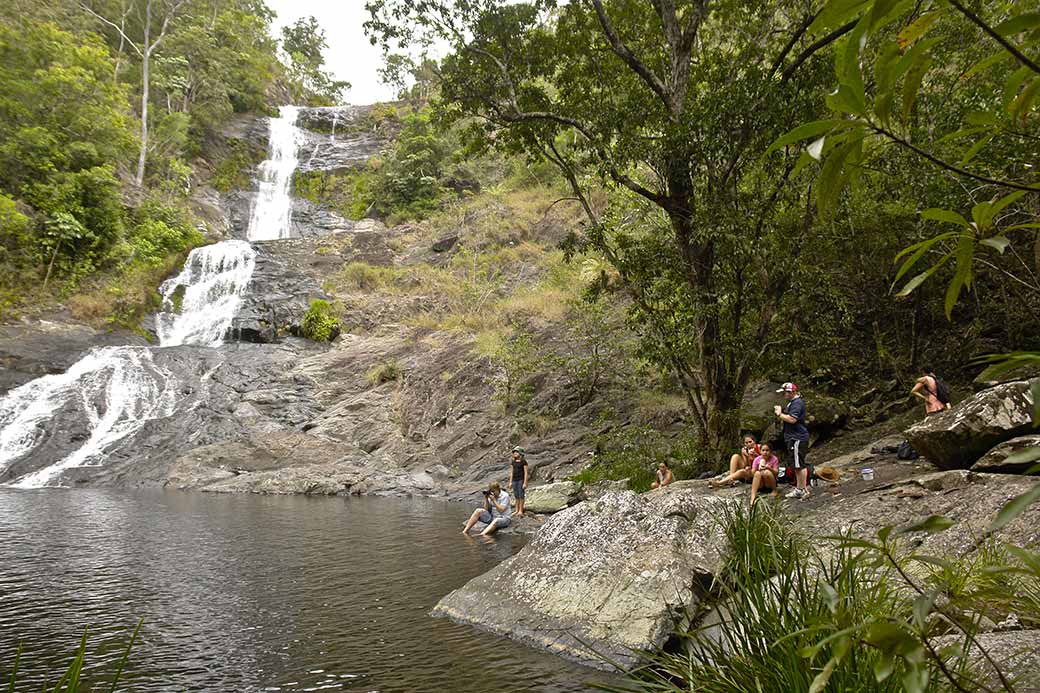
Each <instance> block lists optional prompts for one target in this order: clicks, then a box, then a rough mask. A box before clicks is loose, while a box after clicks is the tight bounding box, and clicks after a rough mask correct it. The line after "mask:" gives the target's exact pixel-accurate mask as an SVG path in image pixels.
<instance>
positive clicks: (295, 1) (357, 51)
mask: <svg viewBox="0 0 1040 693" xmlns="http://www.w3.org/2000/svg"><path fill="white" fill-rule="evenodd" d="M267 5H268V7H270V8H271V9H272V10H274V11H275V13H276V14H277V15H278V16H277V17H276V18H275V20H274V26H273V27H272V31H273V32H274V35H275V36H276V37H277V36H280V35H281V30H282V27H283V26H287V25H289V24H292V23H293V22H295V21H296V20H297V19H299V18H300V17H307V16H313V17H314V18H315V19H317V20H318V24H320V25H321V27H322V29H324V30H325V42H326V43H328V44H329V47H328V49H327V50H326V51H325V65H326V69H328V70H329V72H331V73H332V74H333V75H334V76H335V77H336V78H337V79H342V80H346V81H348V82H350V84H351V85H352V86H351V88H350V90H349V91H348V92H347V94H346V99H347V101H348V102H350V103H354V104H364V103H373V102H375V101H388V100H390V99H392V98H393V97H394V94H393V92H392V91H391V90H390V89H389V88H388V87H387V86H385V85H383V84H381V83H380V82H379V75H378V74H376V71H377V70H378V69H379V67H380V66H381V65H382V53H380V51H379V49H378V48H376V47H375V46H373V45H371V44H370V43H369V42H368V39H367V38H366V37H365V30H364V29H363V28H362V26H361V25H362V24H363V23H364V21H365V19H367V18H368V13H367V12H365V0H267Z"/></svg>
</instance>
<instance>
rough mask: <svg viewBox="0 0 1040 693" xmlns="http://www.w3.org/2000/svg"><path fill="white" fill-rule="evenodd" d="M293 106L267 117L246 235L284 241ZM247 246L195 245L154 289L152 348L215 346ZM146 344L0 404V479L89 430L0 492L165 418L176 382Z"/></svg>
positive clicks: (114, 351) (243, 273) (86, 461)
mask: <svg viewBox="0 0 1040 693" xmlns="http://www.w3.org/2000/svg"><path fill="white" fill-rule="evenodd" d="M297 113H298V109H297V108H296V107H293V106H283V107H282V109H281V116H280V117H279V118H277V119H274V118H273V119H271V121H270V129H271V158H270V159H269V160H267V161H265V162H264V163H263V164H262V165H261V166H260V192H259V195H258V197H257V201H256V204H255V206H254V208H253V211H252V214H251V217H250V221H249V228H248V231H247V234H246V235H247V237H248V238H249V240H250V241H254V240H273V239H278V238H287V237H289V234H290V228H289V222H290V215H291V213H292V200H291V198H290V195H289V185H290V183H291V181H292V175H293V172H294V171H295V169H296V166H297V158H296V150H297V142H298V139H299V136H298V130H297V128H296V124H295V123H296V116H297ZM255 261H256V254H255V252H254V250H253V248H252V246H251V245H250V244H249V243H248V242H246V241H224V242H222V243H216V244H213V245H209V246H204V247H201V248H196V249H195V250H193V251H192V252H191V253H190V254H189V255H188V259H187V261H186V262H185V263H184V268H183V269H182V270H181V272H180V274H178V275H177V276H176V277H173V278H171V279H169V280H167V281H166V282H164V283H163V285H162V286H161V287H160V293H161V294H162V296H163V311H162V312H161V313H159V314H158V315H157V316H156V332H157V333H158V336H159V347H158V348H166V347H173V346H182V345H194V346H200V347H216V346H219V345H220V344H221V343H222V342H223V341H224V338H225V336H226V335H227V333H228V331H229V329H230V328H231V324H232V321H233V320H234V318H235V314H236V313H237V312H238V309H239V306H240V305H241V302H242V297H243V295H244V294H245V291H246V289H247V287H248V285H249V282H250V279H251V278H252V275H253V269H254V267H255ZM154 350H155V347H102V348H96V349H92V350H91V351H90V352H88V353H87V355H86V356H84V357H83V358H82V359H80V360H79V361H78V362H77V363H75V364H74V365H73V366H72V367H71V368H70V369H69V370H68V371H66V372H65V373H62V374H60V375H48V376H44V377H42V378H37V379H36V380H33V381H31V382H29V383H26V384H24V385H22V386H21V387H18V388H15V389H14V390H11V391H10V392H9V393H7V395H5V396H4V397H2V398H0V478H3V476H4V475H5V474H6V473H7V472H8V471H9V470H10V469H11V468H12V467H15V466H16V465H18V464H19V463H20V462H23V461H25V460H27V459H28V458H29V457H30V456H31V455H33V453H34V451H35V450H37V449H38V448H39V447H40V446H41V445H42V444H43V443H44V441H46V440H47V439H48V438H49V437H51V436H52V435H53V434H54V433H55V432H56V431H57V430H58V429H61V428H63V426H65V425H67V424H68V422H69V421H71V420H72V419H78V420H81V421H83V422H84V423H85V425H86V429H87V431H89V433H88V434H87V435H86V436H85V437H84V436H76V437H74V438H73V439H75V440H78V441H82V442H81V443H80V444H79V446H78V447H76V448H75V449H74V450H72V451H71V452H68V453H67V454H65V455H64V457H61V458H60V459H58V461H56V462H52V463H50V464H47V465H46V466H44V467H43V468H42V469H37V470H35V471H31V472H28V473H23V474H21V475H20V476H18V478H16V479H15V480H14V481H13V482H11V483H9V484H8V485H9V486H13V487H18V488H37V487H41V486H50V485H53V484H55V483H57V482H60V480H61V476H62V474H63V473H65V472H66V471H67V470H69V469H72V468H74V467H83V466H90V465H98V464H102V463H103V462H104V460H105V458H106V456H107V454H108V453H110V452H111V451H112V450H113V449H114V448H115V447H116V446H117V445H118V444H119V443H120V442H121V441H123V440H125V439H126V438H127V437H128V436H132V435H133V434H135V433H137V432H138V431H140V430H141V428H142V427H144V425H145V424H146V423H147V422H148V421H151V420H154V419H160V418H165V417H169V416H172V415H173V414H174V412H175V410H176V406H177V392H178V390H179V383H178V382H177V379H176V377H175V376H174V374H173V373H172V372H170V371H169V370H168V369H166V368H163V367H161V366H160V365H159V364H157V363H156V362H155V360H154V358H153V354H154Z"/></svg>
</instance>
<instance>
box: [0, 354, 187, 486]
mask: <svg viewBox="0 0 1040 693" xmlns="http://www.w3.org/2000/svg"><path fill="white" fill-rule="evenodd" d="M176 388H177V382H176V379H175V378H174V377H173V374H172V373H170V372H169V371H167V370H166V369H164V368H160V367H158V366H156V364H155V363H154V362H153V361H152V350H151V349H149V348H147V347H102V348H99V349H92V350H91V351H90V352H89V353H88V354H87V355H86V356H85V357H83V358H82V359H80V360H79V361H78V362H76V363H75V364H74V365H73V366H72V368H70V369H69V370H67V371H66V372H64V373H62V374H60V375H47V376H44V377H42V378H37V379H36V380H33V381H31V382H29V383H26V384H25V385H22V386H21V387H18V388H15V389H14V390H12V391H11V392H9V393H8V394H7V396H6V397H4V398H3V399H0V473H3V472H4V471H6V470H7V468H8V467H10V466H11V465H12V464H14V463H15V462H16V461H17V460H18V459H19V458H21V457H22V456H23V455H25V454H27V453H30V452H31V451H32V450H33V449H34V448H35V447H36V446H37V445H39V444H40V443H42V442H43V440H44V439H45V438H46V437H47V432H48V431H47V429H48V428H49V427H51V426H55V427H58V428H60V427H59V426H57V424H58V418H59V417H58V416H56V414H57V413H58V412H61V415H60V416H61V420H62V421H61V422H62V424H67V423H68V422H69V421H70V420H71V419H72V413H71V412H69V411H68V410H69V409H70V408H71V409H73V410H74V411H75V413H76V415H77V418H78V417H82V418H83V419H85V420H86V422H87V425H88V427H89V429H90V435H89V437H88V438H87V439H86V440H85V441H84V442H83V444H82V445H80V447H79V448H77V449H76V450H74V451H73V452H72V453H71V454H69V455H67V456H66V457H65V458H63V459H62V460H60V461H58V462H56V463H54V464H52V465H50V466H47V467H44V468H43V469H41V470H39V471H36V472H32V473H30V474H26V475H24V476H22V477H20V478H18V479H17V480H16V481H15V482H14V483H12V484H10V485H11V486H14V487H17V488H35V487H39V486H47V485H49V484H51V483H52V482H54V481H55V480H57V479H58V477H60V476H61V474H62V472H64V471H65V470H67V469H70V468H72V467H81V466H86V465H91V464H100V463H101V462H102V461H103V458H104V455H105V453H106V452H107V451H108V450H110V449H111V447H112V446H113V445H114V444H115V443H117V442H119V441H120V440H122V439H123V438H126V437H127V436H129V435H131V434H133V433H136V432H137V431H139V430H141V428H142V427H143V426H144V425H145V423H146V422H148V421H150V420H152V419H158V418H163V417H167V416H171V415H172V414H173V411H174V406H175V404H176V400H175V396H176ZM51 433H52V434H53V433H54V431H51Z"/></svg>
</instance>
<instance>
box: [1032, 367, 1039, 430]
mask: <svg viewBox="0 0 1040 693" xmlns="http://www.w3.org/2000/svg"><path fill="white" fill-rule="evenodd" d="M1029 394H1030V395H1031V396H1032V397H1033V425H1034V426H1040V378H1034V379H1033V380H1032V381H1030V383H1029Z"/></svg>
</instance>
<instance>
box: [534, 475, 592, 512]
mask: <svg viewBox="0 0 1040 693" xmlns="http://www.w3.org/2000/svg"><path fill="white" fill-rule="evenodd" d="M580 493H581V485H580V484H576V483H575V482H573V481H557V482H556V483H554V484H545V485H544V486H534V487H531V488H528V489H527V494H526V496H527V498H526V500H525V501H524V509H525V510H530V511H531V512H534V513H555V512H559V511H561V510H563V509H565V508H567V507H568V506H570V505H574V504H575V503H577V502H578V498H579V494H580Z"/></svg>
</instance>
